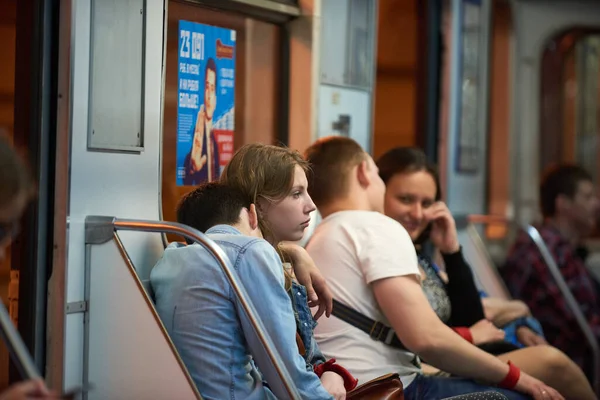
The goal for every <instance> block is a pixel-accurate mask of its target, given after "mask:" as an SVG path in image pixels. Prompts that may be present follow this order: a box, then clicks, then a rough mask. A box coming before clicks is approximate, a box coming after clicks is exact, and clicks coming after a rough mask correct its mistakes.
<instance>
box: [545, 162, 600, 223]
mask: <svg viewBox="0 0 600 400" xmlns="http://www.w3.org/2000/svg"><path fill="white" fill-rule="evenodd" d="M583 181H587V182H592V181H593V180H592V176H591V175H590V174H589V173H588V172H587V171H586V170H585V169H583V168H582V167H580V166H578V165H564V164H563V165H558V166H554V167H551V168H550V169H548V170H547V171H546V173H545V174H544V178H543V179H542V184H541V185H540V205H541V208H542V215H543V216H544V217H545V218H548V217H553V216H554V215H555V214H556V199H557V198H558V196H560V195H563V196H566V197H568V198H570V199H572V198H573V197H575V194H576V193H577V188H578V186H579V182H583Z"/></svg>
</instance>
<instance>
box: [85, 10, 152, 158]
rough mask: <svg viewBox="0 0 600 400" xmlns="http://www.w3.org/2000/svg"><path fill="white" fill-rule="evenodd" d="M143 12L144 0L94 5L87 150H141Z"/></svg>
mask: <svg viewBox="0 0 600 400" xmlns="http://www.w3.org/2000/svg"><path fill="white" fill-rule="evenodd" d="M144 12H145V11H144V1H143V0H130V1H121V0H105V1H94V2H92V33H91V38H92V39H91V43H92V46H91V52H92V56H91V59H90V82H91V84H90V103H89V112H90V123H89V128H88V129H89V131H88V148H91V149H98V150H124V151H140V150H142V148H143V132H142V97H143V94H142V93H143V85H142V79H143V76H144V74H143V73H142V71H143V53H142V48H143V43H144V39H143V31H144ZM117 16H119V18H117ZM115 60H123V61H122V62H115ZM106 82H111V84H110V85H107V84H106Z"/></svg>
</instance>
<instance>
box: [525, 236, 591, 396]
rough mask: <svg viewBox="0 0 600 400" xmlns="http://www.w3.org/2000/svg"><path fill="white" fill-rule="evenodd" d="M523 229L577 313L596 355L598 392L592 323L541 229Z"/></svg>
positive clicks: (576, 317) (579, 322) (577, 318)
mask: <svg viewBox="0 0 600 400" xmlns="http://www.w3.org/2000/svg"><path fill="white" fill-rule="evenodd" d="M523 229H524V230H525V232H527V235H529V237H530V238H531V240H533V242H534V243H535V245H536V246H537V247H538V250H539V251H540V253H542V257H543V258H544V261H545V262H546V265H547V266H548V269H549V270H550V273H551V274H552V276H553V277H554V280H555V281H556V284H557V285H558V288H559V289H560V291H561V292H562V294H563V296H564V298H565V301H566V303H567V305H568V306H569V308H570V309H571V311H572V312H573V314H574V315H575V319H576V320H577V324H578V325H579V327H580V328H581V330H582V331H583V334H584V335H585V338H586V340H587V341H588V343H589V345H590V347H591V348H592V353H593V355H594V360H593V361H594V364H593V365H594V390H595V392H596V393H598V392H599V390H600V381H599V376H598V373H599V372H600V349H599V348H598V342H597V341H596V336H595V335H594V333H593V332H592V328H590V325H589V324H588V322H587V319H586V318H585V315H583V312H582V311H581V308H580V307H579V304H578V303H577V300H575V297H574V296H573V293H571V290H570V289H569V287H568V286H567V283H566V282H565V280H564V278H563V277H562V274H561V273H560V270H559V269H558V265H557V264H556V261H554V257H552V254H551V253H550V250H548V247H547V246H546V243H545V242H544V239H543V238H542V236H541V235H540V233H539V231H538V230H537V229H536V228H535V227H533V226H532V225H525V226H523Z"/></svg>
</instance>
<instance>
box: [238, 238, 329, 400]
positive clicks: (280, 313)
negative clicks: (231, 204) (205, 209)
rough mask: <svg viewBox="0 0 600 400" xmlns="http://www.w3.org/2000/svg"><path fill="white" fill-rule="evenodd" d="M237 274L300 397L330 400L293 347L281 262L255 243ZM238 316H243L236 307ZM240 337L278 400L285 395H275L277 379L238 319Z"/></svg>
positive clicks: (249, 328) (246, 325) (293, 330)
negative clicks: (242, 335)
mask: <svg viewBox="0 0 600 400" xmlns="http://www.w3.org/2000/svg"><path fill="white" fill-rule="evenodd" d="M237 271H238V275H239V277H240V279H241V281H242V283H243V284H244V287H245V289H246V292H247V293H248V296H249V297H250V300H251V301H252V303H253V304H254V308H255V309H256V312H257V313H258V316H259V318H260V319H261V321H262V323H263V324H264V326H265V329H266V332H268V334H269V336H270V338H271V340H272V343H273V345H274V347H275V349H277V352H278V353H279V356H280V357H281V360H282V361H283V363H284V364H285V366H286V367H287V369H288V371H289V372H290V376H291V378H292V381H293V382H294V383H295V384H296V386H297V387H298V390H299V391H300V395H301V396H302V398H306V399H308V398H310V399H330V398H331V395H330V394H329V393H327V391H326V390H325V389H324V388H323V386H322V385H321V382H320V381H319V377H318V376H317V375H316V374H315V373H314V372H313V371H312V370H307V367H306V362H305V360H304V358H303V357H302V356H301V355H300V354H299V352H298V346H297V345H296V319H295V317H294V310H293V309H292V303H291V300H290V298H289V296H288V294H287V292H286V290H285V288H284V276H283V267H282V265H281V260H280V259H279V256H278V255H277V253H276V252H275V249H273V247H272V246H271V245H269V244H268V243H267V242H266V241H257V242H255V243H253V244H252V245H251V246H249V247H248V248H247V249H246V251H245V253H244V255H243V259H242V261H241V263H240V265H239V266H238V268H237ZM238 310H239V315H240V316H242V315H244V313H243V310H242V309H241V306H239V305H238ZM241 320H242V325H243V329H244V336H245V337H246V340H247V342H248V345H249V347H250V350H251V352H252V354H253V356H254V358H255V360H256V363H257V365H258V367H259V368H260V370H261V372H262V373H263V374H264V375H265V379H266V380H267V382H269V385H270V386H271V388H272V389H273V390H274V392H275V395H276V396H277V397H278V398H286V397H287V394H285V393H282V392H278V391H277V389H276V388H277V387H278V386H279V385H275V384H274V382H276V381H277V380H278V376H277V374H276V373H275V370H274V368H272V367H271V365H270V361H269V360H268V358H266V356H265V355H266V353H265V352H264V351H263V348H262V345H261V343H260V341H259V340H258V337H257V336H256V335H255V333H254V330H253V329H252V326H251V325H250V322H249V321H248V319H247V318H241Z"/></svg>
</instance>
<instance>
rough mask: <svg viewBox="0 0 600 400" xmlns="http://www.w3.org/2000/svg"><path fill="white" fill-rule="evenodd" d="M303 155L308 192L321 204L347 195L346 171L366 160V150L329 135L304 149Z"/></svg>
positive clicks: (344, 138) (345, 139)
mask: <svg viewBox="0 0 600 400" xmlns="http://www.w3.org/2000/svg"><path fill="white" fill-rule="evenodd" d="M305 158H306V160H307V161H308V162H309V164H310V171H309V174H308V175H309V179H308V193H309V194H310V196H311V197H312V199H313V201H314V202H315V204H316V205H317V207H321V206H323V205H327V204H329V203H331V202H332V201H334V200H335V199H337V198H341V197H344V196H346V195H347V194H348V190H349V186H348V184H349V180H348V177H349V174H350V171H352V168H353V167H354V166H356V165H358V164H360V163H361V162H363V161H365V160H366V153H365V151H364V150H363V149H362V147H360V145H359V144H358V143H356V142H355V141H354V140H352V139H350V138H347V137H343V136H329V137H326V138H323V139H320V140H317V141H316V142H315V143H313V144H312V145H311V146H310V147H309V148H308V149H306V152H305Z"/></svg>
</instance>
